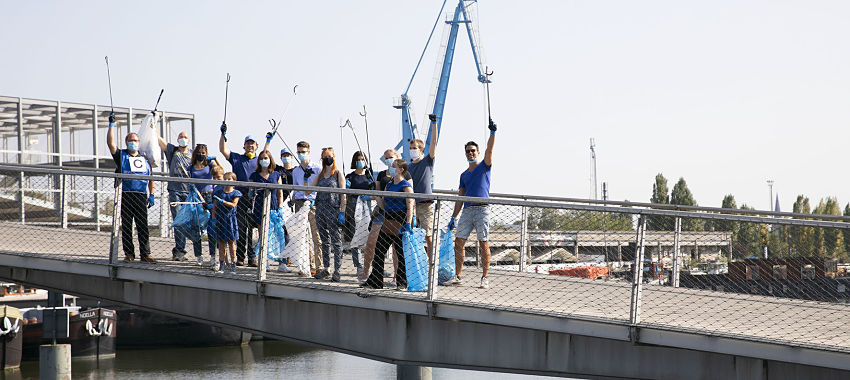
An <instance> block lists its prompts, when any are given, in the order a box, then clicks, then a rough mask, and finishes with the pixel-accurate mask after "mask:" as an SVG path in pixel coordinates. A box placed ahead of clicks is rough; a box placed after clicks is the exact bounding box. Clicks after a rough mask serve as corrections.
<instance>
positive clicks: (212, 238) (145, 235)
mask: <svg viewBox="0 0 850 380" xmlns="http://www.w3.org/2000/svg"><path fill="white" fill-rule="evenodd" d="M276 178H277V177H276V175H275V174H272V175H269V176H268V177H266V176H265V175H261V176H260V177H259V182H234V181H233V180H234V179H235V177H234V176H232V175H231V174H225V177H224V178H223V179H222V180H201V179H186V180H183V181H184V182H186V183H188V184H191V186H190V187H189V189H190V191H189V192H186V193H180V194H174V193H172V194H169V193H168V192H167V191H165V190H164V189H165V188H166V182H167V181H168V180H169V178H168V177H162V176H148V177H142V176H127V175H120V174H113V173H104V172H85V171H72V170H68V169H51V168H29V167H22V166H13V165H7V166H2V165H0V185H2V186H0V205H2V209H1V210H2V213H0V236H2V239H0V250H3V251H6V252H12V253H20V254H23V255H51V256H53V257H57V258H62V259H67V260H88V261H93V262H104V263H107V262H108V263H110V264H111V265H115V266H119V267H120V266H135V267H139V268H149V269H151V270H159V271H175V272H181V273H192V274H195V275H202V276H222V277H228V278H240V279H244V280H252V281H266V282H274V283H285V284H287V285H294V286H303V287H310V288H321V289H326V290H327V289H329V290H336V291H342V292H354V293H358V294H361V295H368V296H383V297H402V298H410V299H418V300H422V301H427V302H433V303H435V304H451V305H462V306H470V307H480V308H486V309H493V310H506V311H513V312H521V313H531V314H540V315H548V316H556V317H564V318H571V319H581V320H589V321H602V322H608V323H617V324H622V325H630V326H634V327H652V328H660V329H669V330H675V331H689V332H699V333H705V334H709V335H713V336H725V337H732V338H740V339H748V340H754V341H765V342H778V343H782V344H787V345H795V346H808V347H817V348H821V349H830V350H837V351H845V352H846V351H850V338H847V337H848V336H850V335H848V333H850V331H848V330H850V328H848V327H845V325H846V324H845V323H844V322H843V321H846V320H848V318H850V309H848V305H847V300H848V297H850V293H848V285H850V283H848V282H850V278H849V277H848V276H847V273H846V268H847V267H846V266H845V259H846V257H847V253H848V252H850V243H848V242H850V239H845V238H844V236H845V234H847V233H848V231H850V229H848V227H850V223H848V221H847V219H846V218H843V217H837V216H826V215H824V216H820V215H810V214H805V215H802V214H791V213H768V212H757V211H751V210H735V209H729V210H726V209H712V208H699V207H678V208H675V207H676V206H669V205H665V206H658V205H650V204H637V203H624V202H597V201H586V200H574V199H557V198H542V197H537V198H535V197H532V196H521V197H508V196H496V197H494V198H490V199H480V198H468V197H458V196H453V195H446V194H442V193H441V194H432V195H423V194H409V193H388V192H377V191H367V190H350V189H341V188H339V187H338V186H339V182H338V181H336V180H334V179H333V177H329V178H327V179H326V180H320V181H318V184H319V185H324V186H331V187H310V188H305V187H298V186H291V185H276V184H275V183H276V182H277V180H276ZM149 180H150V181H152V185H151V184H149V183H148V182H147V181H149ZM172 180H173V179H172ZM121 181H125V182H124V183H123V185H122V186H118V187H116V186H115V185H116V183H121ZM128 181H129V182H128ZM132 181H141V182H132ZM343 185H344V184H343ZM150 186H152V188H153V198H152V199H151V198H150V197H149V194H148V189H149V188H150ZM382 197H384V198H383V199H382ZM151 201H153V202H151ZM151 203H152V204H151ZM414 215H415V217H414ZM408 221H412V222H414V223H413V225H412V226H411V227H410V228H408V227H407V222H408ZM417 222H418V223H417ZM134 224H135V226H134ZM139 227H140V228H139ZM449 227H452V228H449ZM848 238H850V236H848ZM183 240H185V244H184V243H183ZM148 258H150V259H148Z"/></svg>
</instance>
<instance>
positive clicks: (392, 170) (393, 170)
mask: <svg viewBox="0 0 850 380" xmlns="http://www.w3.org/2000/svg"><path fill="white" fill-rule="evenodd" d="M387 173H389V174H390V177H395V168H394V167H392V166H390V168H389V169H387Z"/></svg>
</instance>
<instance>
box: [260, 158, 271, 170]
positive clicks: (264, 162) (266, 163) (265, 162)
mask: <svg viewBox="0 0 850 380" xmlns="http://www.w3.org/2000/svg"><path fill="white" fill-rule="evenodd" d="M271 163H272V162H271V161H269V159H267V158H264V159H262V160H260V166H262V167H264V168H267V167H269V165H270V164H271Z"/></svg>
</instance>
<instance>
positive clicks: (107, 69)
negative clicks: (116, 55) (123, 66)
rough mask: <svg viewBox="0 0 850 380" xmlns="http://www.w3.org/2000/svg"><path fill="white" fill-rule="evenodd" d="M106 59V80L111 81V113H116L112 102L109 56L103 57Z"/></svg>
mask: <svg viewBox="0 0 850 380" xmlns="http://www.w3.org/2000/svg"><path fill="white" fill-rule="evenodd" d="M103 58H104V59H106V78H107V79H108V80H109V107H110V108H111V110H110V111H109V112H112V113H114V112H115V103H113V102H112V75H111V74H110V73H109V56H108V55H107V56H105V57H103Z"/></svg>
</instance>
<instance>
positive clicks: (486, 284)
mask: <svg viewBox="0 0 850 380" xmlns="http://www.w3.org/2000/svg"><path fill="white" fill-rule="evenodd" d="M481 289H490V280H488V279H487V277H481Z"/></svg>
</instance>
